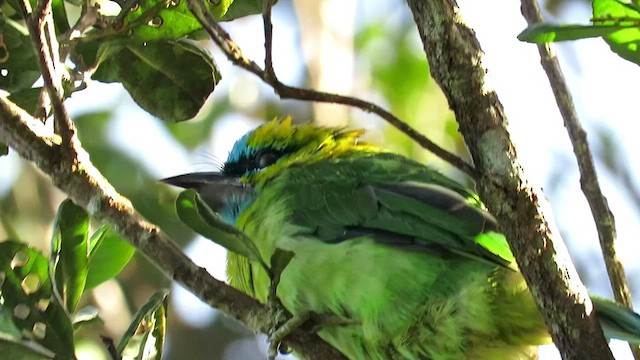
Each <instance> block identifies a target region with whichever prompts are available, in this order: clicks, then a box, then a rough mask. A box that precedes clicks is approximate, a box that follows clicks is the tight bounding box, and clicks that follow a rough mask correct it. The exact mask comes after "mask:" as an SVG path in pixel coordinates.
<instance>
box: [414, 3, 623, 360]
mask: <svg viewBox="0 0 640 360" xmlns="http://www.w3.org/2000/svg"><path fill="white" fill-rule="evenodd" d="M407 2H408V5H409V7H410V9H411V11H412V13H413V16H414V19H415V22H416V24H417V26H418V31H419V33H420V37H421V39H422V42H423V45H424V50H425V53H426V55H427V58H428V60H429V64H430V65H431V75H432V76H433V77H434V79H435V80H436V81H437V82H438V84H440V87H441V88H442V90H443V91H444V93H445V94H446V96H447V99H448V101H449V105H450V107H451V108H452V110H453V111H454V113H455V114H456V120H457V121H458V124H459V125H460V131H461V133H462V135H463V136H464V138H465V141H466V143H467V145H468V147H469V150H470V152H471V156H472V157H473V159H474V163H475V164H476V169H477V171H478V172H479V176H478V177H477V186H478V192H479V193H480V195H481V197H482V199H483V200H484V201H485V203H486V204H487V206H488V207H489V209H490V210H491V212H492V213H493V214H494V215H495V216H496V218H497V219H498V221H499V223H500V226H501V228H502V230H503V231H504V233H505V235H506V236H507V238H508V239H509V244H510V246H511V249H512V250H513V252H514V254H515V256H516V259H517V261H518V265H519V267H520V270H521V271H522V274H523V276H524V278H525V280H526V281H527V284H528V286H529V288H530V289H531V292H532V294H533V296H534V299H535V301H536V303H537V304H538V307H539V308H540V309H541V312H542V314H543V317H544V319H545V322H546V324H547V328H548V329H549V332H550V334H551V336H552V338H553V340H554V342H555V343H556V345H557V347H558V349H559V350H560V353H561V354H562V356H563V358H564V359H612V358H613V357H612V355H611V351H610V350H609V347H608V346H607V343H606V342H605V339H604V336H603V335H602V330H601V328H600V326H599V324H598V322H597V320H596V318H595V316H594V315H593V305H592V304H591V301H590V299H589V296H588V294H587V292H586V289H585V287H584V285H582V283H581V282H580V280H579V278H578V274H577V272H576V270H575V267H574V266H573V264H572V263H571V261H570V258H569V254H568V252H567V249H566V247H565V245H564V243H563V241H562V239H561V238H560V237H559V236H558V235H557V234H553V233H552V231H551V229H550V227H549V224H548V223H547V221H546V220H545V218H544V215H543V213H542V209H541V205H540V203H539V196H538V194H537V193H536V192H535V191H534V189H532V188H531V186H530V185H529V184H528V182H527V180H526V178H525V176H524V172H523V169H522V167H521V166H520V164H519V163H518V160H517V156H516V151H515V148H514V146H513V144H512V143H511V140H510V136H509V133H508V131H507V128H506V124H507V119H506V116H505V114H504V111H503V108H502V104H501V103H500V101H499V100H498V97H497V95H496V94H495V92H493V91H491V90H490V89H487V88H485V81H484V77H485V74H486V69H485V68H484V67H483V65H482V50H481V48H480V44H479V43H478V40H477V39H476V37H475V34H474V32H473V30H472V29H470V28H469V27H467V26H466V25H465V24H464V23H463V21H462V19H461V17H460V14H459V11H458V6H457V4H456V2H455V0H433V1H422V0H408V1H407Z"/></svg>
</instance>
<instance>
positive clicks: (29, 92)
mask: <svg viewBox="0 0 640 360" xmlns="http://www.w3.org/2000/svg"><path fill="white" fill-rule="evenodd" d="M41 92H42V88H41V87H35V88H29V89H23V90H17V91H14V92H12V93H11V94H10V95H9V100H11V101H12V102H14V103H15V104H16V105H18V106H20V107H21V108H22V109H24V110H25V111H26V112H28V113H29V114H31V115H35V113H36V110H37V108H38V105H39V104H40V94H41Z"/></svg>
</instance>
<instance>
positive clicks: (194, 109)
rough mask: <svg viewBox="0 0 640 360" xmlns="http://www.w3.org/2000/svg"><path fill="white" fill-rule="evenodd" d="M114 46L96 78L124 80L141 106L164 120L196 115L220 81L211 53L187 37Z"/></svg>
mask: <svg viewBox="0 0 640 360" xmlns="http://www.w3.org/2000/svg"><path fill="white" fill-rule="evenodd" d="M111 46H112V47H115V48H114V50H113V51H109V50H108V49H106V50H105V53H107V52H109V55H108V56H107V57H106V59H105V60H104V61H103V62H102V63H101V64H100V65H99V66H98V69H97V70H96V72H95V73H94V74H93V78H94V79H95V80H98V81H102V82H115V81H118V82H122V85H123V86H124V88H125V89H126V90H127V91H128V92H129V94H130V95H131V97H132V98H133V99H134V100H135V102H136V103H138V105H140V106H141V107H142V108H143V109H145V110H147V111H148V112H150V113H151V114H153V115H155V116H157V117H159V118H160V119H162V120H165V121H169V122H178V121H183V120H187V119H190V118H192V117H194V116H195V115H196V114H197V113H198V111H199V110H200V108H201V107H202V105H204V102H205V100H206V99H207V97H208V96H209V94H211V92H212V91H213V89H214V88H215V85H216V84H217V83H218V81H220V75H219V73H218V69H217V67H216V65H215V63H214V61H213V58H211V55H210V54H209V53H208V52H206V51H205V50H203V49H201V48H199V47H198V46H196V45H194V43H192V42H190V41H188V40H179V41H159V42H149V43H144V44H142V43H140V44H126V45H111Z"/></svg>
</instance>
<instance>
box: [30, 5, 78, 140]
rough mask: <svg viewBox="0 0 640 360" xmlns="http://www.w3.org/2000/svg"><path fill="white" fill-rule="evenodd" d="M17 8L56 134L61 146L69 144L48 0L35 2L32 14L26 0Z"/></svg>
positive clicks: (69, 126) (70, 132)
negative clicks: (36, 66)
mask: <svg viewBox="0 0 640 360" xmlns="http://www.w3.org/2000/svg"><path fill="white" fill-rule="evenodd" d="M20 7H21V9H22V12H23V16H24V19H25V22H26V23H27V28H28V30H29V35H30V36H31V41H32V43H33V46H34V47H35V50H36V54H37V56H36V58H37V59H38V66H39V68H40V72H41V73H42V78H43V80H44V87H45V89H46V90H47V93H48V94H49V99H50V101H51V106H52V108H53V117H54V125H55V129H56V133H58V134H59V135H60V136H61V137H62V141H63V144H71V143H72V142H73V141H75V139H77V137H76V136H75V133H76V131H75V126H74V125H73V122H72V121H71V118H70V117H69V114H68V113H67V109H66V108H65V106H64V103H63V98H64V91H63V89H62V76H63V75H62V74H63V73H64V72H63V67H64V66H63V65H62V63H61V62H60V57H59V55H58V43H57V40H56V37H55V30H54V25H53V15H52V11H51V0H40V1H38V4H37V6H36V10H35V11H32V8H31V4H30V2H29V0H21V1H20Z"/></svg>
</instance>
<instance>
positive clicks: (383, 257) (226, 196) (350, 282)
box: [164, 119, 640, 360]
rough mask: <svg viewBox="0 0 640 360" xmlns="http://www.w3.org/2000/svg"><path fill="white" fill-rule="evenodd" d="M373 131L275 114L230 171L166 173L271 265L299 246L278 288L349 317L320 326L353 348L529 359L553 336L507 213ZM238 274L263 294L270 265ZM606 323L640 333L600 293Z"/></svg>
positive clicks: (241, 265)
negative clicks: (376, 142) (368, 135)
mask: <svg viewBox="0 0 640 360" xmlns="http://www.w3.org/2000/svg"><path fill="white" fill-rule="evenodd" d="M362 133H363V131H360V130H356V131H349V130H345V129H342V128H324V127H317V126H314V125H309V124H307V125H293V124H292V123H291V120H290V119H284V120H274V121H271V122H269V123H266V124H265V125H262V126H261V127H258V128H257V129H255V130H254V131H251V132H249V133H248V134H246V135H245V136H244V137H242V138H241V139H240V140H238V141H237V143H236V144H235V146H234V147H233V150H232V151H231V153H230V155H229V157H228V159H227V161H226V162H225V163H224V166H223V168H222V170H221V171H220V172H205V173H192V174H185V175H180V176H176V177H173V178H169V179H165V180H164V181H165V182H166V183H169V184H172V185H176V186H180V187H183V188H191V189H194V190H196V191H197V192H198V193H199V195H200V197H201V199H202V200H203V201H204V202H205V203H206V204H208V205H209V207H211V208H212V209H213V210H215V211H216V212H218V213H219V214H220V216H221V218H222V219H224V221H226V222H227V223H229V224H232V225H234V226H235V227H237V229H239V230H241V231H242V232H244V233H245V234H246V235H247V236H248V238H250V239H251V241H253V242H254V243H255V247H256V248H257V250H258V251H259V253H260V256H261V258H262V260H263V261H264V262H265V263H267V264H268V262H269V259H271V256H272V254H273V253H274V251H275V250H276V249H282V250H286V251H290V252H292V253H293V257H292V258H291V260H290V263H289V264H288V265H287V266H286V267H285V268H284V270H283V271H282V274H281V279H280V282H279V285H278V287H277V291H276V294H277V297H278V299H279V300H280V302H281V303H282V304H283V305H284V307H285V308H286V309H287V310H288V311H289V312H290V313H291V314H293V315H302V314H308V313H314V314H321V315H325V316H329V317H332V318H335V319H341V320H343V321H337V322H334V324H333V325H331V324H327V325H324V326H322V327H320V330H319V331H318V335H319V336H320V337H322V338H323V339H325V340H326V341H327V342H329V343H330V344H331V345H333V346H334V347H336V348H337V349H338V350H340V351H341V352H342V353H343V354H344V355H346V356H347V357H348V358H350V359H405V358H406V359H433V360H440V359H526V358H530V357H533V356H535V354H536V351H537V346H538V345H540V344H545V343H549V342H550V341H551V340H550V338H549V335H548V333H547V330H546V328H545V325H544V323H543V320H542V316H541V315H540V313H539V311H538V310H537V308H536V306H535V304H534V302H533V299H532V297H531V295H530V293H529V291H528V289H527V287H526V284H525V282H524V280H523V278H522V276H521V275H520V273H519V272H518V271H517V267H516V265H515V262H514V258H513V255H512V254H511V252H510V250H509V247H508V244H507V242H506V240H505V238H504V236H503V235H502V234H500V233H499V231H498V227H497V224H496V221H495V219H494V218H493V217H492V216H491V215H490V214H489V213H488V212H487V211H486V210H485V209H484V208H483V206H482V204H481V202H480V201H479V200H478V198H477V196H476V195H475V194H473V193H472V192H470V191H469V190H467V189H466V188H464V187H463V186H461V185H460V184H458V183H456V182H455V181H453V180H451V179H449V178H447V177H445V176H443V175H441V174H440V173H438V172H436V171H435V170H433V169H431V168H429V167H427V166H425V165H423V164H420V163H418V162H415V161H413V160H410V159H408V158H406V157H404V156H401V155H397V154H394V153H391V152H388V151H385V150H383V149H380V148H378V147H375V146H373V145H371V144H368V143H365V142H362V141H361V140H360V139H359V137H360V135H361V134H362ZM227 272H228V277H229V281H230V284H231V285H232V286H234V287H236V288H238V289H240V290H242V291H244V292H246V293H247V294H249V295H251V296H253V297H255V298H257V299H258V300H260V301H262V302H266V301H267V297H268V294H269V289H270V279H269V276H268V275H267V272H266V271H265V270H264V267H263V266H262V265H260V264H258V263H256V262H252V261H249V260H248V259H247V258H246V257H243V256H241V255H238V254H235V253H233V252H230V253H229V256H228V266H227ZM593 301H594V304H595V308H596V314H597V315H598V317H599V319H600V320H601V323H603V324H606V325H607V326H603V328H604V329H605V335H606V336H608V337H616V338H621V339H625V340H627V341H631V342H636V343H637V342H638V341H639V340H640V336H639V334H640V316H638V315H637V314H635V313H633V312H632V311H630V310H627V309H625V308H622V307H620V306H618V305H616V304H614V303H612V302H610V301H608V300H604V299H600V298H595V297H594V298H593Z"/></svg>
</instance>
